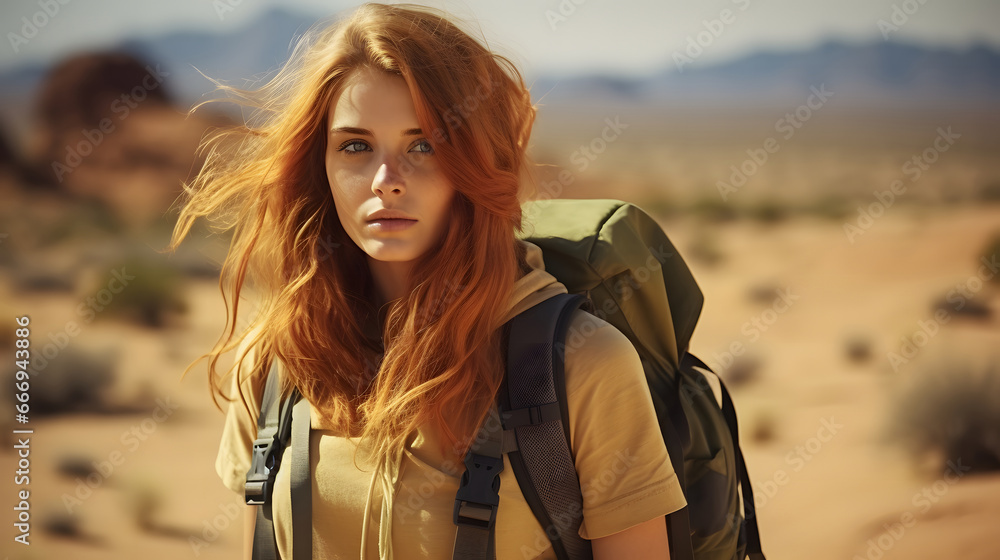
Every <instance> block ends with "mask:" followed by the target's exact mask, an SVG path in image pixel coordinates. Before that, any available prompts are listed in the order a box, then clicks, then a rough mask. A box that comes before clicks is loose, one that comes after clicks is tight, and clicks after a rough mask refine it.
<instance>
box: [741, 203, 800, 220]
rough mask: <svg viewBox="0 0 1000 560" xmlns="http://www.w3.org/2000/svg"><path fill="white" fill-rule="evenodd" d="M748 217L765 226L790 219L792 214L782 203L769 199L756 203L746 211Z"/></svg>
mask: <svg viewBox="0 0 1000 560" xmlns="http://www.w3.org/2000/svg"><path fill="white" fill-rule="evenodd" d="M746 213H747V216H749V217H750V218H751V219H753V220H755V221H757V222H760V223H763V224H776V223H778V222H782V221H784V220H786V219H788V217H789V214H790V213H791V212H790V210H789V208H788V206H787V205H785V204H783V203H782V202H780V201H778V200H775V199H772V198H767V199H763V200H758V201H757V202H754V203H753V204H751V205H750V206H749V207H747V209H746Z"/></svg>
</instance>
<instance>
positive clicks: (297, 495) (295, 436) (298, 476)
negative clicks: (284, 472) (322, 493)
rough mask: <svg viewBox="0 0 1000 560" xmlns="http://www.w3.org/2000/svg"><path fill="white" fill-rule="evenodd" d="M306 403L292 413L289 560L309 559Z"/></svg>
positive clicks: (310, 545)
mask: <svg viewBox="0 0 1000 560" xmlns="http://www.w3.org/2000/svg"><path fill="white" fill-rule="evenodd" d="M310 424H311V419H310V417H309V401H307V400H306V399H301V400H299V402H297V403H296V404H295V408H294V409H293V410H292V443H291V445H292V469H291V478H290V481H289V484H290V486H291V494H292V559H293V560H312V477H310V476H309V471H310V463H309V432H310V428H311V425H310Z"/></svg>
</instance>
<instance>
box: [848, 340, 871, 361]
mask: <svg viewBox="0 0 1000 560" xmlns="http://www.w3.org/2000/svg"><path fill="white" fill-rule="evenodd" d="M844 356H845V357H846V358H847V361H849V362H851V363H853V364H863V363H866V362H868V361H870V360H871V359H872V340H871V338H870V337H868V336H865V335H863V334H857V333H856V334H852V335H850V336H848V337H847V338H846V339H845V340H844Z"/></svg>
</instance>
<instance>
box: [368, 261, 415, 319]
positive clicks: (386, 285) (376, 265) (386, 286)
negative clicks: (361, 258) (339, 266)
mask: <svg viewBox="0 0 1000 560" xmlns="http://www.w3.org/2000/svg"><path fill="white" fill-rule="evenodd" d="M368 268H369V270H371V274H372V278H373V279H374V281H375V298H376V302H375V304H376V308H381V307H382V306H383V305H385V304H386V303H389V302H391V301H395V300H397V299H400V298H402V297H404V296H406V293H407V288H408V284H409V279H410V272H411V271H412V270H413V263H412V262H401V261H380V260H376V259H373V258H371V257H369V258H368Z"/></svg>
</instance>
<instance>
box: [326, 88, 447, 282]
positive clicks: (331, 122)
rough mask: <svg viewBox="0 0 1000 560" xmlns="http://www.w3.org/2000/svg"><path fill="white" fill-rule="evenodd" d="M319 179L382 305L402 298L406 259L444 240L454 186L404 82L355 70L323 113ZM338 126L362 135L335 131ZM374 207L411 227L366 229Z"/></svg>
mask: <svg viewBox="0 0 1000 560" xmlns="http://www.w3.org/2000/svg"><path fill="white" fill-rule="evenodd" d="M327 125H328V126H327V131H328V133H329V137H328V139H327V150H326V175H327V179H328V180H329V183H330V191H331V193H332V194H333V200H334V204H335V205H336V207H337V215H338V217H339V218H340V223H341V224H342V225H343V227H344V230H345V231H346V232H347V234H348V236H350V238H351V239H352V240H353V241H354V243H355V244H357V246H358V247H360V248H361V250H362V251H364V252H365V254H366V255H368V260H369V265H370V267H371V270H372V274H373V276H375V280H376V284H378V287H379V289H380V291H381V292H382V297H383V299H384V300H386V301H387V300H390V299H395V298H396V297H400V296H402V295H403V294H402V293H401V290H402V289H403V286H404V282H405V278H406V277H407V275H408V274H409V271H410V269H411V268H412V264H413V261H414V260H415V259H417V258H419V257H420V256H421V255H423V254H424V253H425V252H426V251H427V250H428V249H430V248H431V247H433V246H434V245H435V244H436V243H437V242H438V240H439V239H440V238H441V236H442V235H443V234H444V231H445V228H446V227H447V224H448V211H449V209H450V207H451V202H452V199H453V197H454V188H453V187H452V185H451V184H450V183H449V182H448V180H447V179H446V178H445V176H444V174H443V173H442V172H441V169H440V166H439V165H438V163H437V161H436V160H435V155H434V153H433V150H432V148H431V144H430V142H429V141H428V136H429V134H427V131H422V132H421V131H419V128H420V124H419V123H418V122H417V114H416V110H415V108H414V106H413V100H412V99H411V98H410V92H409V89H408V88H407V86H406V82H405V81H404V80H403V79H402V78H401V77H398V76H393V75H390V74H386V73H382V72H375V71H368V70H365V71H360V72H359V73H358V74H356V75H355V76H353V77H352V78H351V80H350V82H349V84H348V85H347V87H345V89H344V91H343V92H342V93H341V95H339V96H338V97H337V98H335V99H334V100H333V102H332V103H331V105H330V108H329V111H328V114H327ZM345 127H351V128H355V129H364V130H365V131H366V133H361V132H359V131H344V130H338V129H342V128H345ZM380 209H393V210H400V211H402V212H404V213H406V214H407V215H408V216H410V217H412V218H415V219H416V220H417V221H416V222H415V223H413V224H412V225H411V226H409V227H407V228H405V229H401V230H398V231H385V230H380V229H379V228H376V227H373V226H372V225H371V224H369V223H368V221H367V219H368V216H369V215H370V214H371V213H372V212H375V211H377V210H380Z"/></svg>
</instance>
